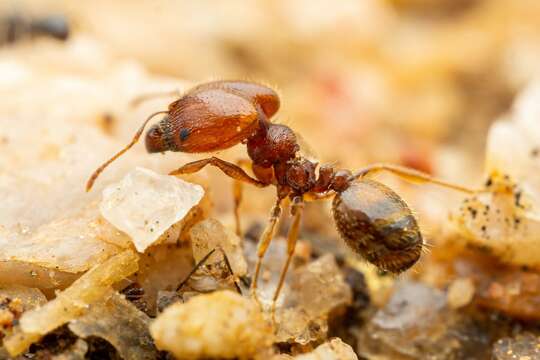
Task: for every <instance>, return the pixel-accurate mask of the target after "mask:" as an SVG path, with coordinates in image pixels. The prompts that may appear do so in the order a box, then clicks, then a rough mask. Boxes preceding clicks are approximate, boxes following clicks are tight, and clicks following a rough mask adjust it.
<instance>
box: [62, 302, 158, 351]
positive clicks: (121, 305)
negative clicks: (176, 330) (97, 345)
mask: <svg viewBox="0 0 540 360" xmlns="http://www.w3.org/2000/svg"><path fill="white" fill-rule="evenodd" d="M149 324H150V318H149V317H148V316H147V315H146V314H145V313H143V312H141V311H140V310H138V309H137V308H136V307H135V306H134V305H133V304H132V303H131V302H129V301H127V300H126V299H125V298H124V297H123V296H122V295H120V294H118V293H114V294H113V295H112V296H111V297H110V298H109V299H107V300H106V301H99V302H96V303H94V304H91V305H90V307H89V309H88V311H86V313H85V314H84V315H83V316H81V317H80V318H78V319H76V320H73V321H72V322H71V323H70V324H69V329H70V330H71V331H73V332H74V333H75V334H76V335H77V336H80V337H82V338H86V337H89V336H97V337H100V338H102V339H105V340H107V341H108V342H109V343H110V344H111V345H113V346H114V347H115V348H116V350H118V353H119V354H120V356H121V357H122V358H123V359H133V360H145V359H155V358H157V356H158V352H157V350H156V348H155V347H154V343H153V341H152V338H151V337H150V333H149V331H148V326H149Z"/></svg>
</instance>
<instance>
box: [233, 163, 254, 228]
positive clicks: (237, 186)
mask: <svg viewBox="0 0 540 360" xmlns="http://www.w3.org/2000/svg"><path fill="white" fill-rule="evenodd" d="M249 164H250V161H249V160H246V159H241V160H238V161H237V162H236V165H238V167H240V168H242V167H246V166H247V165H249ZM243 185H244V183H243V182H242V181H239V180H236V179H234V180H233V198H234V221H235V227H236V235H238V237H240V238H242V227H241V225H240V203H241V202H242V195H243V187H244V186H243Z"/></svg>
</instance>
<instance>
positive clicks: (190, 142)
mask: <svg viewBox="0 0 540 360" xmlns="http://www.w3.org/2000/svg"><path fill="white" fill-rule="evenodd" d="M279 105H280V101H279V97H278V95H277V94H276V92H274V91H273V90H272V89H270V88H268V87H266V86H263V85H259V84H256V83H252V82H245V81H215V82H209V83H205V84H202V85H199V86H197V87H194V88H193V89H191V90H189V91H188V92H186V93H185V94H184V95H183V96H181V97H180V98H179V99H178V100H176V101H174V102H172V103H171V104H170V105H169V108H168V110H167V111H160V112H157V113H154V114H152V115H151V116H150V117H149V118H148V119H147V120H146V121H145V122H144V124H143V125H142V127H141V128H140V129H139V131H138V132H137V134H136V135H135V137H134V138H133V140H132V142H131V143H130V144H129V145H128V146H126V147H125V148H124V149H123V150H122V151H120V152H119V153H118V154H116V155H115V156H114V157H113V158H111V159H110V160H109V161H107V162H106V163H105V164H104V165H102V166H101V167H100V168H98V169H97V170H96V172H95V173H94V174H93V175H92V176H91V178H90V179H89V181H88V184H87V190H89V189H90V188H91V187H92V184H93V182H94V181H95V179H96V178H97V176H98V175H99V173H101V172H102V171H103V169H104V168H105V167H106V166H107V165H108V164H110V162H112V161H113V160H115V159H116V158H117V157H118V156H120V155H121V154H123V153H124V152H125V151H127V150H128V149H129V148H130V147H131V146H133V145H134V144H135V143H136V142H137V140H138V138H139V137H140V135H141V134H142V131H143V129H144V126H145V125H146V123H147V122H148V121H149V120H150V119H151V118H152V117H153V116H154V115H156V114H161V113H165V114H166V116H165V117H164V118H163V119H162V120H161V121H160V122H158V123H157V124H155V125H153V126H152V127H151V128H150V129H149V130H148V132H147V134H146V149H147V150H148V152H165V151H182V152H188V153H200V152H210V151H216V150H221V149H226V148H230V147H232V146H234V145H237V144H239V143H243V144H245V145H246V146H247V153H248V156H249V158H250V160H243V161H240V162H239V163H238V164H233V163H230V162H227V161H224V160H221V159H219V158H217V157H210V158H205V159H202V160H197V161H194V162H191V163H188V164H185V165H184V166H182V167H180V168H179V169H177V170H175V171H172V172H171V175H179V174H188V173H194V172H197V171H199V170H201V169H202V168H203V167H204V166H206V165H212V166H215V167H217V168H219V169H221V170H222V171H223V172H224V173H225V174H226V175H228V176H230V177H231V178H233V179H234V180H235V187H234V189H235V191H234V194H235V205H236V208H235V211H236V212H235V215H236V220H237V223H236V225H237V232H238V233H240V222H239V215H238V206H239V204H240V200H241V187H240V184H241V183H249V184H252V185H255V186H258V187H265V186H269V185H272V186H275V187H276V189H277V200H276V204H275V205H274V207H273V209H272V211H271V216H270V219H269V222H268V225H267V227H266V228H265V230H264V232H263V234H262V235H261V238H260V240H259V246H258V253H257V255H258V261H257V265H256V268H255V275H254V278H253V282H252V289H253V293H254V294H255V295H256V288H257V280H258V277H259V272H260V267H261V263H262V259H263V257H264V254H265V252H266V249H267V248H268V245H269V243H270V241H271V240H272V238H273V235H274V231H275V228H276V223H277V221H278V219H279V217H280V215H281V207H282V201H283V199H285V198H286V197H289V198H290V199H291V201H292V202H291V214H292V216H293V220H292V223H291V227H290V230H289V234H288V249H287V252H288V257H287V261H286V263H285V265H284V268H283V270H282V272H281V278H280V282H279V285H278V288H277V290H276V292H275V294H274V298H273V300H274V304H275V301H276V299H277V297H278V295H279V292H280V289H281V286H282V285H283V280H284V278H285V274H286V272H287V269H288V267H289V264H290V261H291V258H292V255H293V253H294V249H295V244H296V240H297V237H298V231H299V225H300V220H301V215H302V209H303V207H304V200H306V199H311V200H313V199H324V198H328V197H331V196H334V202H333V214H334V219H335V222H336V225H337V229H338V231H339V233H340V235H341V236H342V237H343V239H344V240H345V241H346V243H347V244H348V245H349V247H350V248H351V249H353V250H354V251H355V252H357V253H358V254H360V255H361V256H362V257H363V258H364V259H366V260H367V261H369V262H370V263H372V264H374V265H376V266H377V267H379V268H380V269H382V270H387V271H390V272H393V273H399V272H402V271H405V270H407V269H408V268H410V267H411V266H412V265H414V264H415V263H416V262H417V260H418V259H419V257H420V254H421V251H422V246H423V240H422V235H421V233H420V230H419V227H418V224H417V222H416V219H415V218H414V216H413V214H412V213H411V210H410V209H409V208H408V206H407V204H405V202H404V201H403V200H402V199H401V198H400V197H399V196H398V195H397V194H396V193H395V192H394V191H392V190H391V189H390V188H388V187H386V186H385V185H383V184H381V183H378V182H376V181H373V180H370V179H368V178H367V177H366V176H367V175H368V174H372V173H374V172H378V171H383V170H384V171H389V172H391V173H394V174H396V175H398V176H400V177H403V178H404V179H408V180H411V181H415V182H431V183H435V184H438V185H442V186H445V187H449V188H452V189H455V190H459V191H465V192H473V190H469V189H467V188H464V187H461V186H458V185H454V184H450V183H447V182H444V181H441V180H437V179H434V178H432V177H430V176H429V175H427V174H424V173H421V172H418V171H415V170H413V169H408V168H403V167H399V166H394V165H387V164H376V165H372V166H369V167H366V168H365V169H362V170H360V171H358V172H356V173H354V174H353V173H352V172H350V171H349V170H339V169H334V167H333V166H327V165H326V166H325V165H323V166H319V164H318V163H315V162H313V161H311V160H309V159H306V158H305V157H303V156H302V155H301V154H300V151H299V150H300V146H299V144H298V141H297V137H296V135H295V133H294V131H292V130H291V128H289V127H288V126H285V125H281V124H275V123H272V122H271V121H270V119H271V118H272V117H273V116H274V115H275V114H276V112H277V111H278V109H279ZM245 165H250V167H251V170H252V172H253V174H254V177H252V176H250V175H248V174H247V173H246V172H245V171H244V170H243V169H242V166H245Z"/></svg>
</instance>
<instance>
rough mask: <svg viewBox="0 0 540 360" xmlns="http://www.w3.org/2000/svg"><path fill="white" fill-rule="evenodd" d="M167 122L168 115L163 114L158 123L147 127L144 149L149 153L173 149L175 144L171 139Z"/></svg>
mask: <svg viewBox="0 0 540 360" xmlns="http://www.w3.org/2000/svg"><path fill="white" fill-rule="evenodd" d="M169 123H170V122H169V117H168V116H165V117H164V118H163V119H162V120H161V121H160V122H159V123H157V124H154V125H152V126H151V127H150V129H148V132H147V133H146V137H145V145H146V151H148V152H149V153H157V152H165V151H175V149H176V146H175V144H174V142H173V141H171V130H170V129H169V126H168V124H169Z"/></svg>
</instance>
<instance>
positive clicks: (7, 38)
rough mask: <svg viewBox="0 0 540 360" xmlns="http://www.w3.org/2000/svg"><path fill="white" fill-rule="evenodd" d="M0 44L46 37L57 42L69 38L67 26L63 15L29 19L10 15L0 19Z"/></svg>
mask: <svg viewBox="0 0 540 360" xmlns="http://www.w3.org/2000/svg"><path fill="white" fill-rule="evenodd" d="M0 29H1V31H0V43H2V44H3V43H14V42H17V41H19V40H21V39H24V38H32V37H37V36H48V37H51V38H54V39H58V40H66V39H67V38H68V37H69V24H68V21H67V19H66V17H65V16H63V15H49V16H44V17H38V18H30V17H25V16H21V15H10V16H7V17H4V18H0Z"/></svg>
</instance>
